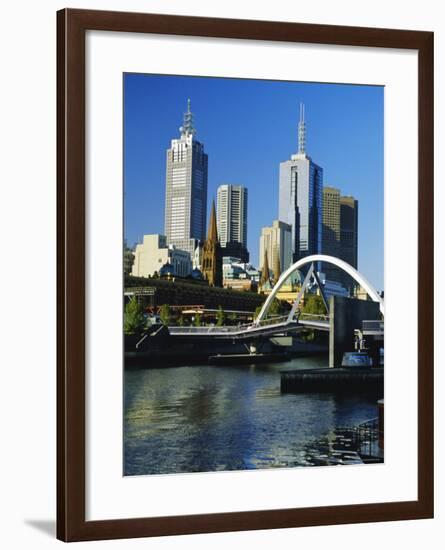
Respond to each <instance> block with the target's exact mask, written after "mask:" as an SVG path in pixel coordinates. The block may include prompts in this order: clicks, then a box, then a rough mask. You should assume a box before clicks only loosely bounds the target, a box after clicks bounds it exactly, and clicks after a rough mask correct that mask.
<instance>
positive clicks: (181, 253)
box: [131, 235, 192, 277]
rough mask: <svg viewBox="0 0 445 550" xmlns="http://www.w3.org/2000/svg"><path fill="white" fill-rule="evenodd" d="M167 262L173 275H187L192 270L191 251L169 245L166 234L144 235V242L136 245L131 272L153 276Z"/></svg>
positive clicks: (136, 275) (142, 275)
mask: <svg viewBox="0 0 445 550" xmlns="http://www.w3.org/2000/svg"><path fill="white" fill-rule="evenodd" d="M166 264H168V265H170V266H171V272H172V275H176V276H178V277H187V275H189V274H190V273H191V271H192V261H191V258H190V253H189V252H187V251H185V250H179V249H178V248H176V247H175V245H167V238H166V236H165V235H144V238H143V241H142V243H140V244H137V245H136V248H135V251H134V262H133V266H132V269H131V274H132V275H133V276H134V277H152V276H153V275H155V273H157V274H159V272H160V270H161V268H162V267H163V266H164V265H166Z"/></svg>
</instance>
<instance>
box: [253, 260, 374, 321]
mask: <svg viewBox="0 0 445 550" xmlns="http://www.w3.org/2000/svg"><path fill="white" fill-rule="evenodd" d="M314 262H326V263H328V264H332V265H335V266H336V267H338V268H340V269H342V270H343V271H345V272H346V273H347V274H348V275H350V276H351V277H352V278H353V279H354V280H355V281H357V283H358V284H359V285H360V286H361V287H362V288H364V289H365V290H366V292H367V293H368V295H369V297H370V298H371V300H373V301H374V302H378V304H379V307H380V313H381V314H382V315H384V314H385V303H384V300H383V298H382V297H381V296H380V294H379V293H378V292H377V291H376V290H375V288H374V287H373V286H372V285H371V283H369V282H368V281H367V280H366V279H365V277H363V275H362V274H361V273H360V272H359V271H357V270H356V269H354V268H353V267H352V266H351V265H349V264H348V263H347V262H345V261H343V260H340V259H339V258H335V257H334V256H327V255H325V254H313V255H312V256H306V257H305V258H302V259H301V260H298V262H295V263H294V264H293V265H291V266H290V267H289V268H288V269H286V271H285V272H284V273H283V274H282V275H281V277H280V278H279V279H278V281H277V283H276V284H275V286H274V287H273V290H272V292H271V293H270V294H269V296H268V297H267V300H266V301H265V302H264V304H263V307H262V308H261V311H260V313H259V315H258V317H257V318H256V320H255V323H257V324H258V323H260V322H261V321H262V320H263V319H265V317H266V315H267V312H268V311H269V307H270V305H271V303H272V301H273V299H274V298H275V296H276V294H277V293H278V291H279V290H280V288H281V287H282V286H283V284H284V283H285V281H286V280H287V278H288V277H289V276H290V275H292V273H294V272H295V271H297V270H298V269H300V268H301V267H303V266H304V265H306V264H313V263H314ZM312 271H313V266H311V269H310V271H309V272H308V275H307V276H306V279H305V281H304V283H303V286H302V289H301V292H300V294H299V295H298V297H297V299H296V300H295V303H294V307H293V308H292V310H291V313H290V314H289V318H291V317H292V316H293V315H294V313H295V309H296V306H297V305H298V302H299V301H300V298H301V295H302V293H303V291H304V288H305V286H306V284H307V282H308V279H309V278H310V274H312Z"/></svg>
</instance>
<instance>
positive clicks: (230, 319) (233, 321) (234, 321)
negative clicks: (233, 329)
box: [229, 313, 238, 323]
mask: <svg viewBox="0 0 445 550" xmlns="http://www.w3.org/2000/svg"><path fill="white" fill-rule="evenodd" d="M237 319H238V318H237V316H236V313H231V314H230V315H229V321H230V322H231V323H236V321H237Z"/></svg>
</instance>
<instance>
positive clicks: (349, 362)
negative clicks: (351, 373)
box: [341, 350, 372, 368]
mask: <svg viewBox="0 0 445 550" xmlns="http://www.w3.org/2000/svg"><path fill="white" fill-rule="evenodd" d="M341 366H342V367H359V368H370V367H372V357H370V355H369V353H368V352H367V351H366V350H358V351H347V352H346V353H344V354H343V359H342V362H341Z"/></svg>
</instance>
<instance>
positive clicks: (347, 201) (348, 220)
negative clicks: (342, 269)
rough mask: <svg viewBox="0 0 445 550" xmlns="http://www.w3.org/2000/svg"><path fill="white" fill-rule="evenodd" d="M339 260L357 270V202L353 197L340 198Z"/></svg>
mask: <svg viewBox="0 0 445 550" xmlns="http://www.w3.org/2000/svg"><path fill="white" fill-rule="evenodd" d="M340 247H341V258H342V259H343V260H344V261H345V262H348V264H350V265H352V267H355V268H357V265H358V201H357V200H356V199H355V198H354V197H341V198H340Z"/></svg>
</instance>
